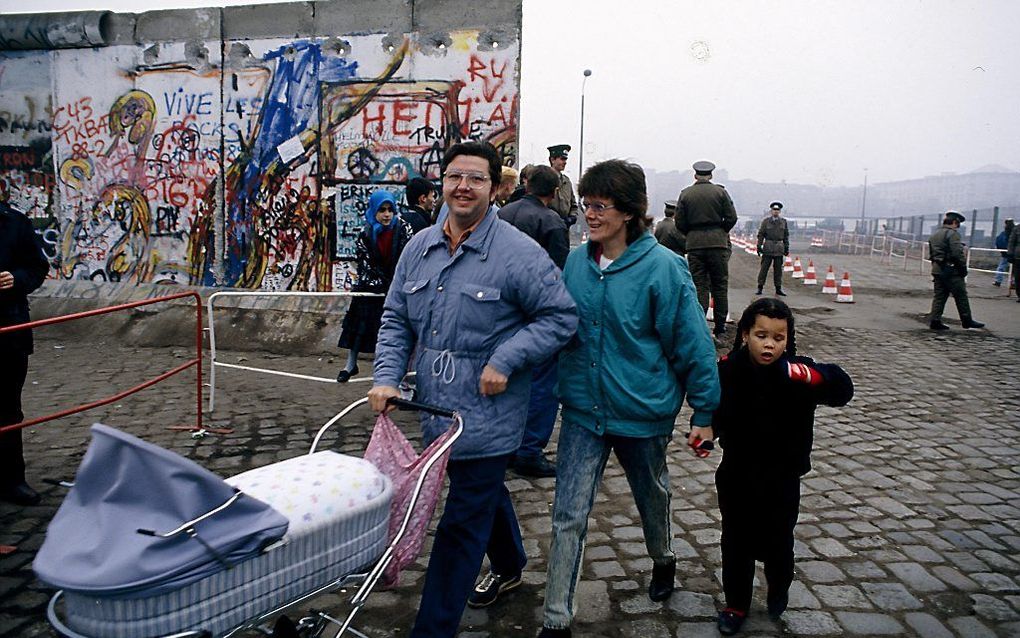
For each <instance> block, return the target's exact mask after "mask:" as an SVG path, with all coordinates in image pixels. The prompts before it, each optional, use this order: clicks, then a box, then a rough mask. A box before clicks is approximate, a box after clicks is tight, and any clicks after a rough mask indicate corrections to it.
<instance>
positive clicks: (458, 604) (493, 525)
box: [411, 455, 527, 638]
mask: <svg viewBox="0 0 1020 638" xmlns="http://www.w3.org/2000/svg"><path fill="white" fill-rule="evenodd" d="M509 461H510V456H509V455H505V456H497V457H491V458H484V459H469V460H464V461H450V463H449V465H447V468H446V471H447V474H448V476H449V477H450V490H449V492H448V493H447V496H446V507H445V508H444V509H443V516H442V518H440V519H439V526H438V527H437V529H436V540H435V543H433V544H432V552H431V554H430V555H429V566H428V570H427V571H426V572H425V589H424V591H423V592H422V596H421V606H420V607H419V608H418V617H417V618H416V619H415V622H414V629H412V630H411V636H413V637H415V638H426V637H428V638H453V636H454V635H455V634H456V633H457V626H458V625H459V624H460V617H461V616H462V615H463V614H464V607H465V605H467V599H468V595H470V593H471V590H472V589H474V586H475V579H476V578H477V577H478V570H479V569H480V568H481V566H482V556H483V555H486V554H487V555H488V556H489V564H490V565H491V566H492V571H494V572H496V573H497V574H500V575H515V574H519V573H520V572H521V570H522V569H524V565H525V563H527V556H526V555H525V553H524V545H523V543H522V542H521V528H520V526H519V525H518V524H517V516H516V514H515V513H514V506H513V502H512V501H511V500H510V492H509V491H507V489H506V486H505V485H504V484H503V475H504V474H505V473H506V467H507V463H509Z"/></svg>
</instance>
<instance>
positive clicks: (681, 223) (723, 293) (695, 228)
mask: <svg viewBox="0 0 1020 638" xmlns="http://www.w3.org/2000/svg"><path fill="white" fill-rule="evenodd" d="M693 168H694V183H693V184H691V185H690V186H688V187H687V188H685V189H683V190H682V191H680V197H679V198H678V199H677V210H676V228H677V230H679V231H680V232H681V233H683V234H684V236H685V237H686V238H687V262H688V263H689V264H690V266H691V276H692V277H694V287H695V288H697V291H698V303H700V304H701V307H702V308H703V309H704V311H705V312H706V313H707V312H708V298H709V294H711V296H712V298H713V299H715V330H714V331H713V333H714V334H715V336H716V337H721V336H722V335H723V334H724V333H725V332H726V315H727V314H729V280H730V266H729V261H730V253H731V252H732V248H731V246H730V229H731V228H733V226H735V225H736V223H737V211H736V209H735V208H734V207H733V200H732V199H730V195H729V193H727V192H726V189H725V188H723V187H722V186H721V185H719V184H713V183H712V171H714V170H715V164H713V163H712V162H708V161H704V160H702V161H700V162H694V165H693Z"/></svg>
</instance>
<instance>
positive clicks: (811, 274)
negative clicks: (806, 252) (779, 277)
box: [804, 259, 818, 286]
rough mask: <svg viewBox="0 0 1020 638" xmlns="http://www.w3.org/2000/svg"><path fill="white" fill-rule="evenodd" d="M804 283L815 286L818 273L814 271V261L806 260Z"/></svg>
mask: <svg viewBox="0 0 1020 638" xmlns="http://www.w3.org/2000/svg"><path fill="white" fill-rule="evenodd" d="M804 285H806V286H817V285H818V275H817V274H816V273H815V262H813V261H811V260H810V259H809V260H808V263H807V273H806V275H805V277H804Z"/></svg>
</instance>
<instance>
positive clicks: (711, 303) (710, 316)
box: [705, 297, 715, 321]
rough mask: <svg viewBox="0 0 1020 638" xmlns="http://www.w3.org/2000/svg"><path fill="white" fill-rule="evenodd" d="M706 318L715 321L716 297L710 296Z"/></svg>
mask: <svg viewBox="0 0 1020 638" xmlns="http://www.w3.org/2000/svg"><path fill="white" fill-rule="evenodd" d="M705 319H707V320H709V321H715V299H713V298H712V297H709V298H708V312H706V313H705Z"/></svg>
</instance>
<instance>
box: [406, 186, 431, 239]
mask: <svg viewBox="0 0 1020 638" xmlns="http://www.w3.org/2000/svg"><path fill="white" fill-rule="evenodd" d="M404 198H405V199H407V206H408V208H405V209H404V210H403V211H402V212H401V213H400V218H401V219H403V220H404V221H405V222H407V223H408V225H409V226H410V227H411V232H412V233H413V234H417V233H419V232H421V231H423V230H425V229H426V228H428V227H429V226H431V225H432V209H433V208H434V207H435V205H436V187H435V185H434V184H433V183H432V182H430V181H429V180H427V179H425V178H424V177H415V178H413V179H411V181H409V182H408V183H407V189H406V190H405V191H404Z"/></svg>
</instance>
